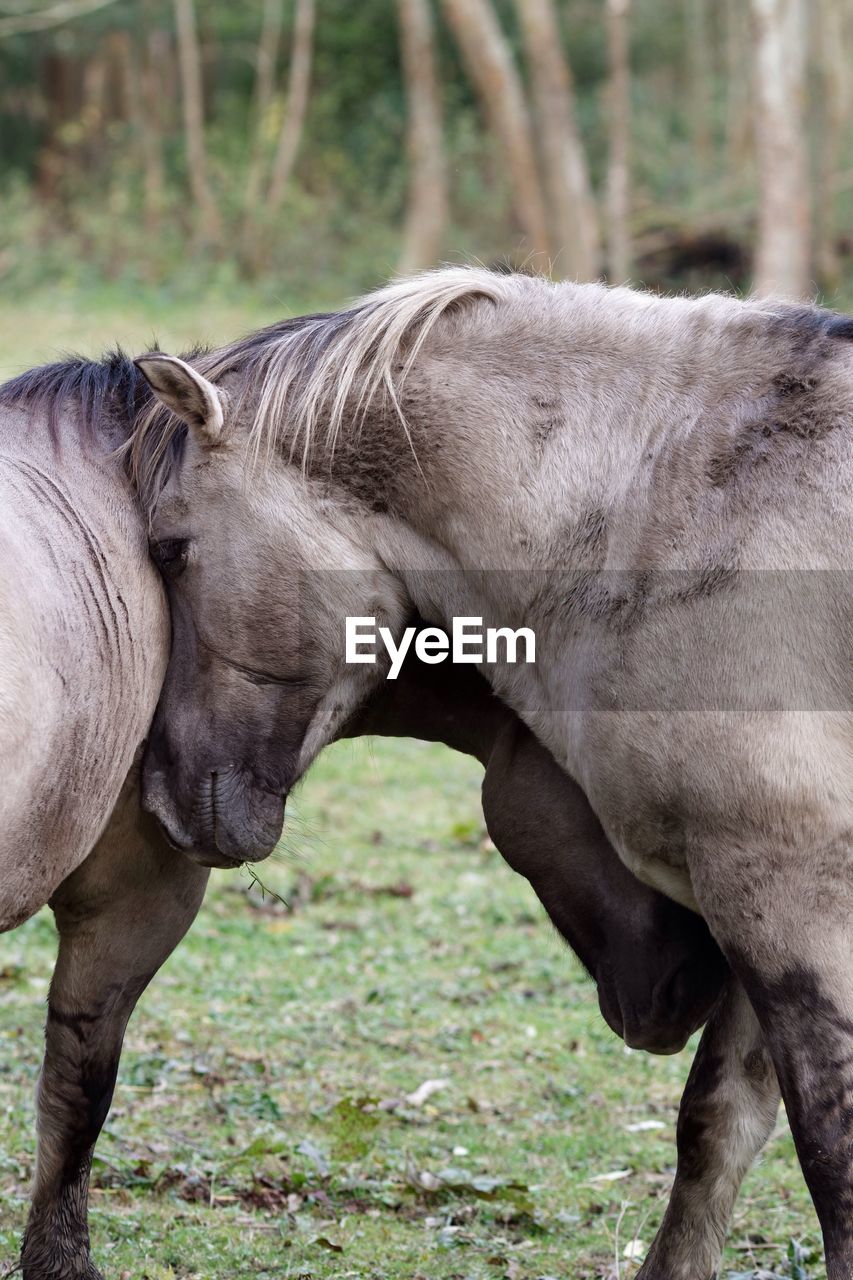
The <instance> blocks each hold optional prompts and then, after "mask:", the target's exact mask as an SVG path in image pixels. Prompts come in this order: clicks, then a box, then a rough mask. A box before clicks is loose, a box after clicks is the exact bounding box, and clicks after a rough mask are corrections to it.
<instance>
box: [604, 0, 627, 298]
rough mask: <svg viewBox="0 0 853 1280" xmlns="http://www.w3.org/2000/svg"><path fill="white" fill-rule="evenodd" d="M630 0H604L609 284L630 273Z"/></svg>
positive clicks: (622, 281)
mask: <svg viewBox="0 0 853 1280" xmlns="http://www.w3.org/2000/svg"><path fill="white" fill-rule="evenodd" d="M629 9H630V0H607V52H608V62H609V77H610V84H609V103H608V107H609V136H610V154H609V157H608V164H607V274H608V278H609V280H610V283H611V284H624V283H625V282H626V281H627V280H628V279H629V277H630V275H631V237H630V231H629V215H630V198H631V184H630V170H629V154H630V145H629V136H630V127H631V81H630V66H629V47H630V46H629V40H628V12H629Z"/></svg>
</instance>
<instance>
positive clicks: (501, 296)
mask: <svg viewBox="0 0 853 1280" xmlns="http://www.w3.org/2000/svg"><path fill="white" fill-rule="evenodd" d="M517 287H518V277H513V276H511V275H499V274H498V273H496V272H493V271H488V270H486V269H485V268H481V267H445V268H440V269H438V270H436V271H428V272H425V273H423V274H421V275H417V276H412V277H410V278H407V279H405V280H399V281H394V282H393V283H391V284H389V285H386V286H385V287H384V288H381V289H378V290H376V291H375V292H373V293H369V294H367V295H366V296H364V297H363V298H360V299H359V300H358V301H356V302H355V303H354V304H353V305H352V306H351V307H350V308H348V309H347V310H345V311H340V312H335V313H333V314H330V315H316V316H305V317H300V318H298V319H296V320H291V321H284V322H282V323H281V324H279V325H273V326H272V327H270V328H269V329H264V330H261V331H260V332H259V333H256V334H252V335H250V336H249V337H248V338H244V339H242V340H240V341H238V342H236V343H233V344H231V345H230V346H227V347H223V348H220V349H218V350H216V351H212V352H208V353H205V354H197V355H196V356H195V357H193V358H192V362H193V364H194V365H195V366H196V368H198V370H199V372H201V373H203V374H204V375H205V377H207V378H210V379H211V380H212V381H214V382H216V381H217V380H218V379H220V378H224V377H225V376H226V375H228V374H232V373H237V374H241V375H243V387H242V394H241V401H240V404H239V405H238V406H237V412H239V411H240V409H241V408H242V407H244V406H246V405H248V404H251V406H252V412H253V422H252V427H251V432H250V454H251V456H252V457H253V458H255V459H257V458H258V457H259V456H260V454H261V453H262V452H263V453H264V454H265V455H266V456H267V457H269V456H271V455H272V453H273V452H274V451H275V450H276V449H278V448H280V447H281V446H282V445H283V444H284V442H285V440H287V441H288V442H289V451H290V457H291V459H294V458H295V457H296V456H297V451H298V453H299V454H301V458H302V462H303V466H304V465H305V463H306V461H307V458H308V456H309V453H310V451H311V449H312V447H313V446H314V444H315V438H316V436H317V431H318V426H319V425H320V423H321V422H322V425H323V443H324V449H325V450H326V452H327V453H328V454H329V455H332V454H333V453H334V449H335V445H336V443H337V441H338V439H339V436H340V434H341V432H342V430H343V429H344V424H345V422H349V423H353V424H355V426H356V429H357V427H358V424H359V423H360V422H362V421H363V419H364V416H365V415H366V413H367V412H368V410H369V408H370V406H371V404H372V402H373V401H374V399H375V397H376V395H377V393H378V392H380V391H382V392H383V393H384V394H385V395H386V396H387V397H388V399H389V401H390V403H391V405H392V406H393V409H394V411H395V413H396V416H397V418H398V419H399V422H400V427H401V430H402V431H403V432H404V433H405V435H406V438H407V439H408V440H409V444H410V447H411V438H410V436H409V430H408V426H407V424H406V419H405V415H404V414H403V411H402V408H401V406H400V400H399V394H398V393H399V388H400V386H401V385H402V383H403V381H404V380H405V378H406V375H407V374H408V372H409V370H410V369H411V368H412V365H413V364H414V363H415V361H416V360H417V358H418V355H419V353H420V351H421V349H422V348H423V345H424V343H425V342H426V340H427V338H428V337H429V335H430V333H431V332H432V330H433V328H434V327H435V325H436V323H437V322H438V321H439V320H440V319H441V317H442V316H443V315H444V314H445V313H446V312H447V311H448V310H450V309H451V308H454V307H456V306H458V305H459V304H460V303H463V302H467V301H471V300H473V299H476V298H484V299H488V300H489V301H491V302H494V303H499V302H502V301H506V300H508V299H509V298H510V297H511V296H512V294H513V291H514V288H515V289H517ZM404 346H405V347H406V348H407V350H406V361H405V364H404V366H403V368H402V370H399V362H400V359H401V356H402V353H403V350H404ZM356 393H357V396H358V398H357V401H356V402H355V405H354V406H353V397H354V396H355V395H356ZM184 437H185V429H184V427H183V424H182V423H181V422H180V421H179V420H178V419H177V418H176V417H175V415H174V414H172V413H170V412H169V411H168V410H166V409H164V408H163V407H162V406H161V405H159V404H156V403H155V404H153V405H151V406H149V407H148V408H147V409H146V410H145V411H144V412H143V413H142V414H141V416H140V418H139V420H138V423H137V426H136V429H135V431H134V434H133V438H132V440H131V444H130V461H131V473H132V476H133V479H134V481H135V483H136V485H137V488H138V489H139V491H140V493H141V494H142V496H143V498H144V499H145V500H147V501H149V502H150V501H151V500H153V498H154V497H156V494H157V493H158V492H159V490H160V488H161V487H162V484H163V483H164V482H165V479H166V478H167V475H168V471H169V469H170V466H171V461H173V460H174V456H175V451H176V450H177V449H178V448H179V447H180V444H181V442H182V441H183V439H184Z"/></svg>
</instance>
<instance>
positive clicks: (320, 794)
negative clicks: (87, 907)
mask: <svg viewBox="0 0 853 1280" xmlns="http://www.w3.org/2000/svg"><path fill="white" fill-rule="evenodd" d="M80 305H81V303H80V299H79V298H78V299H74V300H72V301H71V302H69V303H68V307H67V309H66V306H65V304H63V303H62V301H61V299H54V301H53V304H52V309H51V306H50V304H49V301H48V299H47V298H46V297H45V298H43V299H41V300H39V299H33V300H31V301H30V303H28V309H27V312H26V315H27V317H28V318H27V319H26V320H25V321H22V320H21V319H20V315H19V313H18V312H16V311H13V310H11V309H9V310H3V309H0V338H2V340H3V343H4V347H3V350H4V357H3V358H4V363H7V367H9V364H11V366H13V367H22V365H24V364H26V363H32V362H33V361H34V360H36V359H39V358H45V357H46V355H47V354H48V353H49V348H50V347H51V346H52V345H55V346H62V345H63V344H64V343H65V342H67V341H69V340H70V341H72V342H73V343H74V345H76V346H81V347H84V348H85V347H93V346H97V345H98V344H100V343H101V342H102V341H104V340H107V339H109V338H112V337H114V336H122V337H124V339H125V340H126V341H127V342H128V345H130V346H134V345H138V344H139V341H140V340H141V341H143V342H144V334H145V332H146V329H147V327H148V326H149V325H150V324H151V320H152V313H153V311H155V310H156V306H155V305H154V303H153V302H152V300H151V299H143V300H141V302H140V305H139V307H137V306H136V305H135V303H134V300H125V301H124V302H123V303H122V310H121V311H120V312H118V311H116V309H115V299H111V298H109V297H106V298H104V297H98V298H94V299H92V305H91V306H90V307H88V308H87V309H86V310H85V313H84V312H83V311H81V312H80V314H79V315H78V314H77V312H76V311H75V308H76V307H79V306H80ZM39 316H41V317H42V319H41V322H40V323H37V318H38V317H39ZM198 316H199V317H203V319H204V324H203V325H201V326H199V327H200V330H201V332H202V333H204V334H205V335H206V336H210V337H213V338H219V337H225V336H227V334H228V333H229V332H233V331H235V330H240V329H244V328H247V327H250V326H251V325H253V324H255V323H259V322H260V321H261V320H262V319H265V318H267V317H265V316H262V315H259V314H257V313H256V312H255V311H253V310H252V308H251V306H243V305H242V304H241V303H240V302H237V303H228V302H217V301H216V300H213V301H211V302H208V303H205V304H204V305H203V306H200V307H199V308H198ZM195 317H196V313H195V310H194V309H189V308H188V309H180V310H177V311H176V310H174V309H172V310H171V311H169V312H168V313H167V314H166V316H165V320H163V318H162V317H160V318H158V317H156V316H155V317H154V318H155V319H158V320H159V323H158V327H159V328H160V330H161V332H163V333H166V334H168V335H169V338H170V340H171V338H172V336H174V340H175V341H174V345H176V346H177V345H183V344H185V343H186V342H187V341H189V340H190V339H191V338H192V337H193V334H194V332H195V331H196V330H194V326H193V320H194V319H195ZM25 325H27V326H32V327H30V328H25ZM479 777H480V770H479V768H478V766H476V765H475V764H473V763H472V762H470V761H466V760H462V759H460V758H459V757H457V756H454V755H452V754H451V753H450V752H448V751H445V750H443V749H441V748H439V747H434V746H425V745H422V744H419V743H411V742H389V743H385V742H376V743H374V744H372V745H369V744H366V743H358V744H340V745H338V746H336V747H334V748H332V749H330V750H329V751H328V752H326V753H325V755H324V756H323V758H322V759H321V760H320V762H319V763H318V765H317V766H316V768H315V769H314V770H313V771H312V773H311V775H310V776H309V778H308V779H307V781H306V782H305V784H304V786H303V787H302V789H301V791H300V792H299V794H298V796H297V797H296V800H295V801H294V802H293V803H292V805H291V808H290V814H289V818H288V826H287V832H286V836H285V841H284V843H283V846H282V851H281V852H280V853H279V854H278V855H277V856H276V857H275V859H273V860H271V861H270V862H269V863H267V864H265V865H264V866H262V867H261V868H260V873H261V876H262V878H263V880H264V881H265V883H266V884H267V885H268V886H269V887H270V889H272V890H274V891H275V892H276V893H278V894H280V895H281V896H282V897H283V898H284V899H285V900H286V902H287V903H289V904H290V905H289V906H288V907H285V906H283V905H282V904H281V903H280V902H278V901H277V900H276V899H275V898H273V897H267V898H266V899H264V898H263V896H262V895H261V893H260V892H259V890H258V889H257V887H256V886H253V885H252V883H251V881H250V878H249V876H248V875H247V874H238V873H224V872H214V875H213V882H212V888H211V891H210V893H209V895H208V898H207V901H206V903H205V906H204V908H203V910H202V913H201V915H200V916H199V919H198V921H197V923H196V925H195V927H194V928H193V930H192V931H191V933H190V935H189V937H188V939H187V940H186V941H185V943H184V944H183V945H182V946H181V947H180V948H179V949H178V951H177V952H176V954H175V955H174V956H173V957H172V959H171V960H170V961H169V963H168V964H167V965H166V966H165V967H164V969H163V970H162V972H161V973H160V974H159V975H158V977H157V978H156V980H155V981H154V983H153V984H152V986H151V988H150V990H149V991H148V992H147V993H146V995H145V997H144V998H143V1000H142V1002H141V1004H140V1007H139V1009H138V1011H137V1013H136V1015H135V1016H134V1018H133V1020H132V1022H131V1025H130V1028H129V1031H128V1035H127V1039H126V1043H125V1053H124V1058H123V1062H122V1067H121V1073H120V1083H119V1087H118V1090H117V1093H116V1099H115V1105H114V1108H113V1111H112V1113H111V1115H110V1118H109V1120H108V1122H107V1126H106V1129H105V1132H104V1134H103V1137H102V1139H101V1142H100V1144H99V1147H98V1156H97V1160H96V1164H95V1169H94V1178H93V1193H92V1213H91V1217H92V1236H93V1247H94V1250H95V1254H96V1257H97V1259H98V1261H99V1262H100V1264H101V1265H102V1267H104V1269H105V1271H106V1274H107V1276H108V1277H110V1278H113V1280H118V1278H119V1277H128V1278H129V1280H145V1278H147V1280H167V1278H169V1277H180V1278H182V1280H190V1278H191V1277H197V1278H198V1280H226V1278H227V1280H231V1278H232V1277H233V1278H236V1277H240V1278H241V1280H243V1278H245V1277H259V1278H260V1280H263V1278H264V1277H291V1278H292V1280H297V1278H301V1280H309V1278H310V1280H354V1278H358V1280H487V1278H488V1280H537V1278H539V1277H554V1278H557V1277H559V1280H593V1278H596V1280H615V1278H616V1277H629V1276H631V1275H632V1274H633V1273H634V1271H635V1269H636V1265H635V1264H634V1263H632V1262H631V1261H630V1260H628V1259H626V1258H625V1257H624V1256H623V1255H624V1250H625V1246H626V1245H630V1244H631V1243H632V1241H633V1240H634V1239H635V1238H636V1239H637V1240H638V1241H641V1242H643V1243H645V1244H648V1242H649V1241H650V1240H651V1238H652V1235H653V1233H654V1230H655V1228H656V1226H657V1223H658V1221H659V1219H660V1217H661V1214H662V1212H663V1208H664V1205H665V1200H666V1195H667V1191H668V1188H669V1184H670V1181H671V1178H672V1172H673V1163H674V1130H675V1117H676V1109H677V1104H678V1098H679V1095H680V1091H681V1088H682V1086H683V1083H684V1080H685V1078H686V1075H687V1071H688V1067H689V1061H690V1057H689V1054H688V1053H684V1054H681V1055H679V1056H678V1057H674V1058H652V1057H649V1056H646V1055H643V1054H638V1053H631V1052H630V1051H628V1050H626V1049H625V1048H624V1046H623V1045H622V1044H621V1042H619V1041H618V1040H617V1039H616V1038H615V1037H614V1036H613V1035H612V1034H611V1032H610V1031H609V1030H608V1029H607V1028H606V1026H605V1025H604V1023H603V1022H602V1020H601V1018H600V1016H599V1014H598V1010H597V1003H596V999H595V993H594V990H593V988H592V986H591V984H590V983H589V982H588V981H587V980H586V979H585V978H584V977H583V975H582V974H581V972H580V969H579V967H578V965H577V964H576V963H574V962H573V960H572V958H571V956H570V955H569V953H568V952H567V951H566V949H565V948H564V947H563V946H562V944H561V943H560V942H559V940H558V939H557V938H556V936H555V935H554V933H553V931H552V930H551V929H550V927H549V926H548V924H547V923H546V921H545V919H544V917H543V913H542V911H541V909H540V908H539V905H538V903H537V902H536V900H535V898H534V897H533V895H532V893H531V892H530V890H529V888H528V886H527V885H526V883H525V882H523V881H521V880H520V879H519V878H518V877H516V876H514V875H513V874H512V873H511V872H510V871H509V870H508V869H507V868H506V867H505V866H504V865H503V863H502V862H501V859H500V857H499V856H498V854H497V853H496V852H495V851H494V850H493V849H492V848H491V847H490V846H489V844H488V842H487V841H486V840H485V836H484V832H483V829H482V820H481V815H480V809H479V800H478V786H479ZM54 952H55V938H54V931H53V924H52V919H51V917H50V914H49V913H47V912H43V913H42V914H41V915H39V916H38V917H37V918H35V919H33V920H31V921H30V922H28V923H27V924H26V925H25V926H24V927H23V928H21V929H19V930H18V931H17V932H16V933H13V934H9V935H5V936H3V938H2V939H0V1044H2V1046H3V1048H2V1053H0V1262H2V1261H9V1262H11V1261H12V1260H13V1259H14V1257H15V1256H16V1251H17V1243H18V1239H19V1236H20V1232H21V1230H22V1227H23V1223H24V1219H25V1214H26V1204H27V1188H28V1184H29V1181H30V1178H31V1176H32V1172H33V1162H34V1154H35V1128H34V1107H33V1094H34V1087H35V1081H36V1075H37V1071H38V1065H39V1055H40V1041H41V1028H42V1023H43V1016H44V1000H45V996H46V992H47V984H48V980H49V976H50V972H51V967H52V963H53V958H54ZM430 1080H431V1081H436V1080H440V1081H443V1082H444V1083H443V1084H442V1087H441V1088H439V1089H437V1090H436V1091H435V1092H433V1093H432V1094H431V1096H430V1097H429V1098H427V1099H426V1101H424V1102H423V1103H422V1104H421V1105H417V1104H416V1102H412V1101H411V1100H410V1097H409V1096H410V1095H412V1094H413V1093H415V1091H416V1090H417V1089H418V1088H419V1087H420V1086H421V1085H423V1084H424V1082H426V1081H430ZM648 1121H652V1122H653V1123H654V1125H655V1126H659V1127H652V1128H641V1129H639V1130H636V1129H634V1130H632V1128H631V1126H636V1125H638V1124H643V1122H648ZM614 1173H620V1174H622V1173H624V1176H620V1177H618V1178H616V1179H608V1177H607V1175H610V1174H614ZM818 1239H819V1237H818V1229H817V1222H816V1219H815V1216H814V1212H813V1210H812V1208H811V1204H810V1201H809V1199H808V1196H807V1194H806V1192H805V1188H804V1185H803V1182H802V1178H801V1176H800V1173H799V1170H798V1167H797V1164H796V1160H795V1157H794V1152H793V1146H792V1143H791V1138H790V1134H789V1132H788V1129H787V1127H786V1126H785V1125H784V1123H780V1126H779V1128H778V1130H777V1133H776V1135H775V1136H774V1138H773V1140H772V1141H771V1143H770V1145H769V1148H768V1152H767V1154H766V1156H765V1158H764V1160H763V1162H762V1164H761V1165H760V1166H759V1168H758V1169H757V1170H755V1171H754V1172H753V1173H752V1174H751V1175H750V1177H749V1179H748V1181H747V1184H746V1187H745V1189H744V1193H743V1195H742V1197H741V1200H740V1202H739V1205H738V1209H737V1212H736V1215H735V1221H734V1226H733V1230H732V1234H731V1237H730V1244H729V1248H728V1251H727V1255H726V1263H725V1266H724V1269H723V1275H727V1274H732V1275H738V1276H751V1275H752V1274H753V1272H755V1271H758V1270H759V1269H760V1270H762V1271H763V1272H764V1273H770V1274H772V1275H786V1276H789V1275H790V1276H793V1277H794V1280H804V1277H809V1280H820V1278H821V1277H823V1276H824V1275H825V1272H824V1269H823V1266H822V1263H820V1262H818V1261H814V1260H812V1259H811V1258H810V1256H809V1255H810V1252H811V1251H815V1250H816V1248H817V1245H818ZM792 1240H801V1241H802V1242H803V1245H804V1256H805V1258H806V1260H805V1262H802V1263H790V1262H789V1260H788V1256H789V1253H793V1252H794V1251H793V1250H792V1246H791V1243H790V1242H791V1241H792ZM797 1267H799V1270H797Z"/></svg>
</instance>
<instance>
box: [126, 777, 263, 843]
mask: <svg viewBox="0 0 853 1280" xmlns="http://www.w3.org/2000/svg"><path fill="white" fill-rule="evenodd" d="M188 791H189V793H188V795H187V797H186V799H185V800H184V802H183V803H181V798H180V797H177V796H175V795H174V794H173V791H172V788H171V787H170V785H169V779H168V778H167V776H166V774H165V773H164V772H162V771H160V770H158V769H156V768H154V769H147V770H146V771H145V774H144V777H143V788H142V805H143V808H144V809H146V810H147V811H148V812H149V813H152V814H153V815H154V817H155V818H156V819H157V821H158V822H159V823H160V826H161V827H162V828H163V831H164V834H165V836H166V838H167V840H168V841H169V843H170V844H171V845H172V846H173V848H175V849H178V850H180V852H181V853H183V854H185V855H186V856H187V857H189V858H191V859H192V861H193V862H197V863H200V864H201V865H202V866H208V867H237V866H240V865H241V864H242V863H244V862H260V861H262V860H263V859H264V858H267V857H269V855H270V854H271V853H272V851H273V849H274V848H275V846H276V845H277V844H278V842H279V840H280V838H281V832H282V828H283V825H284V806H285V794H284V793H283V792H280V791H271V790H269V789H268V788H265V787H262V786H260V785H259V784H258V783H257V781H256V780H255V779H254V778H253V777H252V776H251V775H250V774H249V773H247V771H246V770H243V769H240V768H239V767H237V766H234V765H228V766H225V767H223V768H219V769H214V770H211V771H210V772H208V773H206V774H203V775H202V776H201V777H200V778H199V779H197V780H196V781H195V782H194V783H193V785H192V786H191V787H190V788H189V789H188Z"/></svg>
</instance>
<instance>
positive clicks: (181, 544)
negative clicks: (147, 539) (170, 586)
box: [150, 538, 189, 578]
mask: <svg viewBox="0 0 853 1280" xmlns="http://www.w3.org/2000/svg"><path fill="white" fill-rule="evenodd" d="M188 547H189V542H188V540H187V539H186V538H167V539H166V540H165V541H164V542H152V543H151V546H150V551H151V557H152V559H153V561H154V563H155V564H156V566H157V568H158V569H159V570H160V572H161V573H162V574H163V575H164V577H167V578H177V576H178V574H179V573H182V572H183V570H184V569H185V568H186V563H187V548H188Z"/></svg>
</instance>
